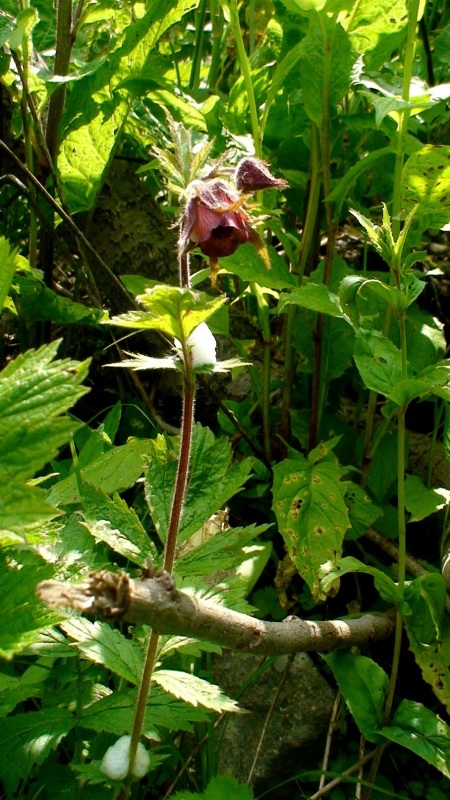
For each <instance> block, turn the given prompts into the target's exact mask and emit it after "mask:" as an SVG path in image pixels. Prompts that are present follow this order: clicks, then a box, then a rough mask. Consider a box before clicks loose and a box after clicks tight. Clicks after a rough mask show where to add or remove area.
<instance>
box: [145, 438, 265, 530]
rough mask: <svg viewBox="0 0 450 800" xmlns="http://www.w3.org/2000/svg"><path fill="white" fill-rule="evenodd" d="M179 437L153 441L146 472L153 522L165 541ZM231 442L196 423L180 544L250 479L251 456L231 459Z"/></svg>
mask: <svg viewBox="0 0 450 800" xmlns="http://www.w3.org/2000/svg"><path fill="white" fill-rule="evenodd" d="M178 443H179V437H172V439H170V438H169V437H167V436H164V435H160V436H158V437H157V439H154V440H152V442H150V447H151V450H150V458H149V462H148V467H147V472H146V475H145V495H146V500H147V503H148V506H149V508H150V511H151V514H152V518H153V522H154V525H155V527H156V530H157V532H158V535H159V537H160V538H161V540H162V541H163V542H164V541H165V539H166V534H167V530H168V526H169V519H170V509H171V504H172V494H173V485H174V481H175V476H176V471H177V451H176V450H177V447H178ZM231 461H232V452H231V445H230V442H229V441H228V440H227V439H216V438H215V436H214V434H213V433H212V432H211V431H210V430H209V429H208V428H203V427H202V426H201V425H200V424H198V423H197V424H196V425H195V426H194V431H193V437H192V448H191V459H190V472H189V485H188V489H187V493H186V498H185V501H184V508H183V516H182V518H181V523H180V530H179V536H178V544H182V543H183V542H184V541H185V540H186V539H188V538H189V536H192V534H193V533H195V532H196V531H197V530H199V528H201V526H202V525H203V524H204V523H205V522H206V520H208V519H209V518H210V517H211V515H212V514H215V513H216V512H217V511H219V509H220V508H222V507H223V506H224V505H225V503H226V502H227V501H228V500H229V499H230V497H233V495H235V494H236V493H237V492H238V491H239V490H240V489H241V488H242V486H243V484H244V483H245V481H246V480H247V478H248V476H249V474H250V470H251V459H244V460H243V461H240V462H238V463H234V464H232V463H231Z"/></svg>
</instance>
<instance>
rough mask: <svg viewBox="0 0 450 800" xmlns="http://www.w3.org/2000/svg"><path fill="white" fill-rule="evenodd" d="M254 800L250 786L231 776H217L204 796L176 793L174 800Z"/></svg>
mask: <svg viewBox="0 0 450 800" xmlns="http://www.w3.org/2000/svg"><path fill="white" fill-rule="evenodd" d="M229 797H232V798H233V800H253V799H254V794H253V792H252V790H251V789H250V787H249V786H247V785H246V784H244V783H238V782H237V780H236V778H232V777H231V775H226V776H225V775H216V776H215V778H212V780H211V782H210V783H209V784H208V786H207V788H206V789H205V791H204V792H202V794H200V793H199V792H186V791H184V790H183V791H182V792H176V794H174V795H172V800H227V798H229Z"/></svg>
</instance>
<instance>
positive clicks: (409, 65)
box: [362, 0, 420, 476]
mask: <svg viewBox="0 0 450 800" xmlns="http://www.w3.org/2000/svg"><path fill="white" fill-rule="evenodd" d="M419 5H420V0H410V6H409V16H408V31H407V36H406V45H405V55H404V64H403V82H402V100H404V101H405V102H406V103H407V102H409V98H410V91H411V79H412V74H413V65H414V54H415V49H416V27H417V17H418V14H419ZM398 115H399V120H398V128H397V144H396V151H395V167H394V185H393V190H392V215H391V217H392V234H393V237H394V240H397V239H398V237H399V235H400V229H401V220H400V214H401V206H402V197H401V181H402V172H403V161H404V149H405V136H406V133H407V130H408V121H409V116H410V111H409V109H403V110H399V112H398ZM391 322H392V311H391V309H390V307H389V308H388V309H387V310H386V315H385V319H384V324H383V334H384V335H385V336H388V335H389V331H390V327H391ZM376 407H377V394H376V392H371V393H370V395H369V405H368V413H367V423H366V433H365V440H364V451H363V464H362V466H363V475H364V476H366V475H367V472H368V470H369V467H370V457H369V452H370V448H371V440H372V437H373V432H374V428H375V415H376Z"/></svg>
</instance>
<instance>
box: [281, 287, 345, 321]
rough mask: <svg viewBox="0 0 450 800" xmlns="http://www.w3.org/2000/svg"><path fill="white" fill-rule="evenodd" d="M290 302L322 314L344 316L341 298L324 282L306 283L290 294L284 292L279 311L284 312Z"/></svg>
mask: <svg viewBox="0 0 450 800" xmlns="http://www.w3.org/2000/svg"><path fill="white" fill-rule="evenodd" d="M290 304H294V305H297V306H301V307H302V308H307V309H309V310H310V311H317V312H318V313H320V314H330V315H331V316H332V317H342V309H341V304H340V302H339V298H338V297H337V295H335V294H333V292H330V290H329V289H328V287H327V286H325V285H324V284H323V283H305V285H304V286H301V287H299V288H297V289H293V290H292V292H290V293H289V294H287V293H283V294H282V295H281V296H280V302H279V304H278V308H277V313H278V314H281V313H284V311H283V309H284V307H285V306H286V305H290Z"/></svg>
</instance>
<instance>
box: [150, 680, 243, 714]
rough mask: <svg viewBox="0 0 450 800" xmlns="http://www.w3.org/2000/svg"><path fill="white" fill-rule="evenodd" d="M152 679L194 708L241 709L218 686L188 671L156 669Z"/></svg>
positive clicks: (215, 709)
mask: <svg viewBox="0 0 450 800" xmlns="http://www.w3.org/2000/svg"><path fill="white" fill-rule="evenodd" d="M153 681H154V682H155V683H157V684H158V685H159V686H161V688H162V689H164V691H165V692H169V694H171V695H173V696H174V697H176V698H177V699H178V700H184V702H185V703H189V704H190V705H191V706H194V708H196V707H197V706H203V708H208V709H209V710H210V711H217V712H222V711H234V712H238V711H241V709H240V708H239V706H238V704H237V702H236V701H235V700H232V699H231V698H229V697H227V696H226V695H225V694H224V693H223V692H222V690H221V689H220V688H219V687H218V686H215V685H214V684H212V683H209V681H205V680H203V679H202V678H198V677H197V675H192V674H191V673H190V672H180V671H179V670H172V669H158V670H156V671H155V672H154V673H153Z"/></svg>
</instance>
